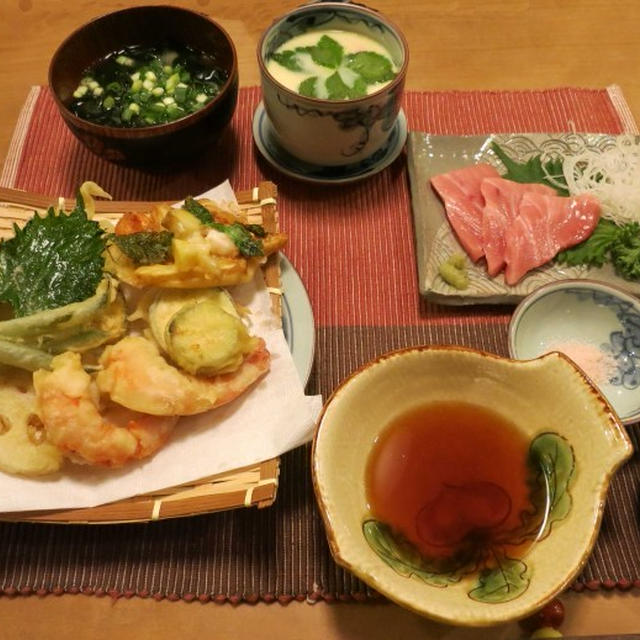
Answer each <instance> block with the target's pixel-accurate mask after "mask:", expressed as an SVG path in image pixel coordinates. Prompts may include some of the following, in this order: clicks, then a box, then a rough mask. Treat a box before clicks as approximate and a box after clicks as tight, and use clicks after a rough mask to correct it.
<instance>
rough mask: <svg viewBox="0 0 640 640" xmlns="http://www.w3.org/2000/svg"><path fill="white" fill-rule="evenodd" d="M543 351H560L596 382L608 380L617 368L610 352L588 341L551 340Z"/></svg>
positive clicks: (600, 382)
mask: <svg viewBox="0 0 640 640" xmlns="http://www.w3.org/2000/svg"><path fill="white" fill-rule="evenodd" d="M545 351H546V352H547V353H548V352H549V351H560V352H561V353H564V354H565V355H566V356H569V358H571V360H573V361H574V362H575V363H576V364H577V365H578V366H579V367H580V368H581V369H582V370H583V371H584V372H585V373H586V374H587V375H588V376H589V377H590V378H591V379H592V380H593V381H594V382H595V383H596V384H602V383H605V382H608V381H609V379H610V378H611V377H612V376H613V375H615V373H616V370H617V367H616V361H615V358H614V357H613V356H612V355H611V354H610V353H605V352H604V351H601V350H600V349H599V348H598V347H596V346H595V345H593V344H590V343H588V342H580V341H579V340H568V341H566V342H553V343H551V344H549V345H547V347H546V349H545Z"/></svg>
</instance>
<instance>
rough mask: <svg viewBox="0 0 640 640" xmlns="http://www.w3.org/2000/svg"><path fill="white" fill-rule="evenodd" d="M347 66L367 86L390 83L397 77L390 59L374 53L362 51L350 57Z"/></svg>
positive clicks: (347, 59)
mask: <svg viewBox="0 0 640 640" xmlns="http://www.w3.org/2000/svg"><path fill="white" fill-rule="evenodd" d="M346 66H347V67H348V68H349V69H351V70H352V71H355V72H356V73H357V74H358V75H360V77H361V78H362V79H363V80H364V81H365V82H366V83H367V84H373V83H374V82H388V81H389V80H393V79H394V78H395V76H396V74H395V73H394V72H393V68H392V66H391V61H390V60H389V58H386V57H385V56H383V55H380V54H379V53H374V52H373V51H360V52H358V53H353V54H351V55H348V56H347V58H346Z"/></svg>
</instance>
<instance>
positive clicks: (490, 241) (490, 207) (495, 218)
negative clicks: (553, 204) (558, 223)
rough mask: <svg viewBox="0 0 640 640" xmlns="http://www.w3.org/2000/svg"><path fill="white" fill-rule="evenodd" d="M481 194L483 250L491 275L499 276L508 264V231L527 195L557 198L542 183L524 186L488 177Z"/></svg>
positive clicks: (549, 188)
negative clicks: (482, 206) (506, 260)
mask: <svg viewBox="0 0 640 640" xmlns="http://www.w3.org/2000/svg"><path fill="white" fill-rule="evenodd" d="M480 191H481V193H482V197H483V198H484V202H485V205H484V209H483V210H482V249H483V251H484V257H485V258H486V260H487V271H488V273H489V275H490V276H495V275H496V274H498V273H499V272H500V271H501V269H502V268H503V267H504V264H505V258H504V254H505V250H506V241H505V234H506V232H507V229H508V228H509V226H510V225H511V223H512V222H513V220H514V219H515V218H516V216H517V215H518V210H519V208H520V202H521V201H522V197H523V196H524V194H525V193H540V194H542V195H548V196H554V195H556V192H555V190H554V189H552V188H551V187H547V186H546V185H543V184H523V183H519V182H513V181H512V180H505V179H504V178H485V179H484V180H483V181H482V183H481V185H480Z"/></svg>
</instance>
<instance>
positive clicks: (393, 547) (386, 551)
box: [362, 520, 460, 587]
mask: <svg viewBox="0 0 640 640" xmlns="http://www.w3.org/2000/svg"><path fill="white" fill-rule="evenodd" d="M362 531H363V533H364V537H365V538H366V540H367V542H368V543H369V545H370V546H371V548H372V549H373V550H374V551H375V552H376V553H377V554H378V555H379V556H380V558H382V560H384V561H385V562H386V563H387V564H388V565H389V566H390V567H391V568H392V569H393V570H394V571H396V573H398V574H400V575H401V576H404V577H405V578H410V577H411V576H415V577H416V578H419V579H420V580H422V581H423V582H426V583H427V584H429V585H431V586H433V587H446V586H447V585H448V584H452V583H454V582H458V581H459V580H460V576H459V575H455V574H438V573H434V572H433V571H428V570H426V569H424V568H422V567H421V566H420V565H421V563H422V559H421V557H420V554H419V553H418V552H417V550H416V549H415V548H414V547H413V546H412V545H411V544H409V543H408V542H405V541H401V540H398V539H397V537H396V536H394V535H393V533H392V531H391V528H390V527H389V526H388V525H386V524H384V523H382V522H379V521H378V520H367V521H366V522H365V523H364V524H363V526H362Z"/></svg>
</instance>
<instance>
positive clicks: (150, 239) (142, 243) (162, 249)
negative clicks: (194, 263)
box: [109, 231, 173, 265]
mask: <svg viewBox="0 0 640 640" xmlns="http://www.w3.org/2000/svg"><path fill="white" fill-rule="evenodd" d="M109 239H110V240H111V241H112V242H113V243H114V244H115V245H116V246H117V247H118V248H119V249H120V251H122V253H124V254H125V255H126V256H127V257H128V258H130V259H131V260H132V261H133V262H134V263H135V264H137V265H143V264H160V263H163V262H167V261H168V260H169V258H170V256H171V240H172V239H173V234H172V233H171V232H170V231H139V232H137V233H128V234H126V235H115V234H113V235H111V236H109Z"/></svg>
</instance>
